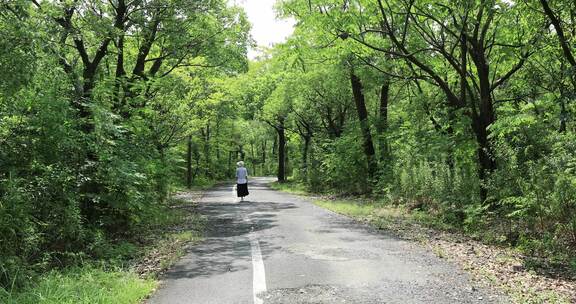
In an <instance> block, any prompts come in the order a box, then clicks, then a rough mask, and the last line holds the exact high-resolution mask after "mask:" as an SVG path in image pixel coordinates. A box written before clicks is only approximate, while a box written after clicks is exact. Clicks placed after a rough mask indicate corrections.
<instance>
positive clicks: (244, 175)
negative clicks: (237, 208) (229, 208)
mask: <svg viewBox="0 0 576 304" xmlns="http://www.w3.org/2000/svg"><path fill="white" fill-rule="evenodd" d="M236 165H238V168H237V169H236V193H237V194H238V197H240V199H241V200H242V201H244V197H245V196H248V170H246V168H244V162H243V161H239V162H238V163H236Z"/></svg>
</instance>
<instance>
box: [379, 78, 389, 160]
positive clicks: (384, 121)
mask: <svg viewBox="0 0 576 304" xmlns="http://www.w3.org/2000/svg"><path fill="white" fill-rule="evenodd" d="M389 96H390V82H389V81H388V80H386V81H385V82H384V83H383V84H382V88H381V89H380V107H379V113H378V116H379V117H378V123H377V124H376V131H377V132H378V150H380V165H381V166H382V167H385V166H387V164H386V163H387V162H389V161H390V155H389V153H390V151H389V148H388V140H387V139H386V131H387V130H388V101H389Z"/></svg>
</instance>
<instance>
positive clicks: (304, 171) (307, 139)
mask: <svg viewBox="0 0 576 304" xmlns="http://www.w3.org/2000/svg"><path fill="white" fill-rule="evenodd" d="M311 142H312V137H310V136H304V148H303V149H302V175H304V181H306V182H307V181H308V151H310V143H311Z"/></svg>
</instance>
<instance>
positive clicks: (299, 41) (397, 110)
mask: <svg viewBox="0 0 576 304" xmlns="http://www.w3.org/2000/svg"><path fill="white" fill-rule="evenodd" d="M277 9H278V12H279V15H281V16H283V17H291V18H294V19H296V21H297V25H296V27H295V32H294V34H293V35H292V36H291V37H290V38H289V39H288V41H287V42H286V43H283V44H279V45H276V46H275V47H273V48H271V49H269V50H267V51H265V52H264V53H262V54H261V56H260V57H259V58H257V60H255V61H253V62H248V61H247V59H246V48H247V47H248V45H249V44H250V37H249V35H248V31H249V24H248V22H247V20H246V18H245V15H244V13H243V11H242V10H241V9H239V8H237V7H234V6H230V5H229V4H227V1H225V0H216V1H214V0H211V1H190V0H145V1H125V0H114V1H92V0H86V1H34V0H33V1H25V0H10V1H4V2H2V3H1V4H0V257H1V259H0V286H9V285H13V284H16V285H17V283H20V282H23V281H24V279H25V278H26V277H27V276H28V275H30V274H31V273H33V272H34V271H44V270H46V269H50V268H53V267H55V266H62V265H70V264H74V263H75V262H76V261H78V260H82V259H83V258H84V257H86V256H97V255H98V250H97V248H100V247H101V246H102V244H105V243H108V242H112V241H113V240H115V239H116V238H117V237H119V236H123V235H124V236H125V235H131V234H134V233H135V232H137V231H138V229H141V228H142V227H144V226H146V225H151V223H153V222H154V215H155V213H156V212H157V210H158V208H160V207H161V206H162V205H163V203H164V202H165V200H166V199H167V197H168V196H169V195H170V192H171V191H172V190H173V189H174V188H175V187H180V186H188V187H190V186H192V185H193V184H195V183H202V182H204V181H206V180H218V179H225V178H230V177H232V176H233V172H234V171H233V170H234V164H235V163H236V161H237V160H240V159H243V160H245V161H246V163H247V165H248V169H249V171H250V175H270V174H277V176H278V179H279V180H280V181H281V182H282V181H285V180H287V179H289V178H292V179H294V180H297V181H298V182H300V183H302V184H304V185H305V186H306V187H307V188H308V189H309V190H313V191H330V192H337V193H341V194H347V195H354V194H362V195H364V194H369V195H376V196H380V197H384V198H385V199H386V200H387V201H389V202H390V203H393V204H405V205H407V206H408V207H409V209H416V208H417V209H421V210H423V211H426V212H429V213H430V214H433V215H434V216H437V217H438V219H439V220H441V221H443V222H445V223H448V224H450V225H452V226H453V227H458V228H460V229H465V230H467V231H469V232H470V233H473V234H480V235H484V236H487V237H490V238H492V239H493V240H494V241H497V242H502V243H508V244H512V245H518V246H520V247H522V248H524V249H525V250H527V251H530V252H533V253H538V254H542V255H544V256H548V255H549V254H550V253H551V252H554V253H555V254H556V255H557V256H561V257H563V258H566V257H570V256H572V258H573V257H574V255H573V252H574V251H575V250H576V136H575V132H576V123H575V121H574V115H576V103H574V99H575V98H576V95H575V94H574V92H575V89H576V77H575V75H576V73H575V72H574V71H575V68H576V60H575V59H574V47H573V45H574V43H576V40H575V39H576V23H575V21H574V16H576V5H575V4H574V3H573V1H564V0H522V1H512V0H459V1H451V0H440V1H428V0H344V1H342V0H282V1H278V2H277Z"/></svg>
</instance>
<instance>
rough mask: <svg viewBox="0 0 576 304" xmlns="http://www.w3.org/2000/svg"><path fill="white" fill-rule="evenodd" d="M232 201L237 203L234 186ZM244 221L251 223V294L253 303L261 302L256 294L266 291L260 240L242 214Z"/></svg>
mask: <svg viewBox="0 0 576 304" xmlns="http://www.w3.org/2000/svg"><path fill="white" fill-rule="evenodd" d="M232 194H233V201H234V203H238V202H239V201H238V199H237V198H236V197H235V188H234V187H232ZM242 219H243V221H244V222H248V223H250V225H251V231H250V232H249V233H248V239H249V240H250V249H251V253H252V295H253V298H254V304H263V303H264V301H263V300H262V299H261V298H260V297H259V296H258V295H259V294H261V293H264V292H266V270H265V268H264V260H263V259H262V251H261V250H260V242H258V239H257V238H256V236H255V234H254V223H253V222H252V220H251V219H250V218H249V217H248V216H247V215H242Z"/></svg>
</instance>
